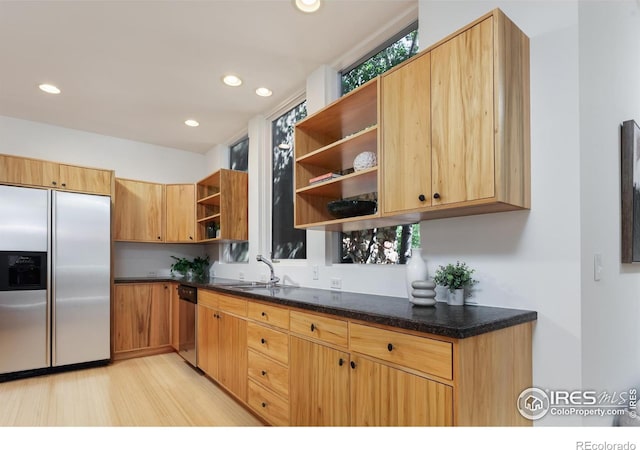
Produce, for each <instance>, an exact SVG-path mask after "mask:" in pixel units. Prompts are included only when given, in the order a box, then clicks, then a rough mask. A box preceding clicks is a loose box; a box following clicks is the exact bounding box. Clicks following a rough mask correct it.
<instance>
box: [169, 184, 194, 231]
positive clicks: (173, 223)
mask: <svg viewBox="0 0 640 450" xmlns="http://www.w3.org/2000/svg"><path fill="white" fill-rule="evenodd" d="M166 196H167V205H166V208H167V234H166V239H165V241H166V242H195V239H194V232H195V217H196V211H195V207H196V196H195V186H194V185H193V184H168V185H167V186H166Z"/></svg>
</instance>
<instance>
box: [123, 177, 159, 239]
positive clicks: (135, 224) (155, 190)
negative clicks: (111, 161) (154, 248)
mask: <svg viewBox="0 0 640 450" xmlns="http://www.w3.org/2000/svg"><path fill="white" fill-rule="evenodd" d="M114 216H115V218H114V222H115V226H114V236H115V238H114V239H115V240H117V241H139V242H162V241H163V238H164V225H163V224H164V220H163V218H164V185H162V184H156V183H147V182H144V181H135V180H123V179H120V178H116V197H115V214H114Z"/></svg>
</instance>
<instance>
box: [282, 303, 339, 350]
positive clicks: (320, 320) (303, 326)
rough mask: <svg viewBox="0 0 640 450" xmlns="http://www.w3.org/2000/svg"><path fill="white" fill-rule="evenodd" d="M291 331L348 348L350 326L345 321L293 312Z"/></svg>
mask: <svg viewBox="0 0 640 450" xmlns="http://www.w3.org/2000/svg"><path fill="white" fill-rule="evenodd" d="M291 331H292V332H294V333H298V334H302V335H304V336H309V337H311V338H314V339H318V340H320V341H324V342H327V343H329V344H335V345H340V346H342V347H346V346H347V336H348V325H347V322H346V321H344V320H338V319H331V318H328V317H322V316H316V315H315V314H307V313H302V312H298V311H291Z"/></svg>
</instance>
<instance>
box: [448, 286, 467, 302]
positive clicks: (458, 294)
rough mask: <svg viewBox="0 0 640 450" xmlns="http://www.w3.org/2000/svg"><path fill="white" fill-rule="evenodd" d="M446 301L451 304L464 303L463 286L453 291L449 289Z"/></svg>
mask: <svg viewBox="0 0 640 450" xmlns="http://www.w3.org/2000/svg"><path fill="white" fill-rule="evenodd" d="M447 303H448V304H449V305H452V306H461V305H464V288H460V289H456V290H455V291H453V292H451V291H449V297H448V298H447Z"/></svg>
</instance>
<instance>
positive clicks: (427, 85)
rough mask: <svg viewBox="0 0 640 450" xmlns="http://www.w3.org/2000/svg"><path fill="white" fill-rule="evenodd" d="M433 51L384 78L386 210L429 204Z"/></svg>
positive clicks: (383, 181) (384, 204) (383, 117)
mask: <svg viewBox="0 0 640 450" xmlns="http://www.w3.org/2000/svg"><path fill="white" fill-rule="evenodd" d="M430 72H431V55H430V54H429V53H426V54H424V55H421V56H419V57H418V58H417V59H415V60H413V61H412V62H410V63H408V64H406V65H404V66H402V67H400V68H399V69H397V70H394V71H392V72H391V73H389V74H388V75H384V76H383V77H382V111H381V114H382V118H381V124H382V170H383V172H382V178H381V180H382V192H383V195H382V196H381V199H382V201H383V205H382V207H383V212H384V213H397V212H401V211H406V210H411V209H417V208H421V207H424V206H430V205H431V101H430V92H431V81H430V78H431V75H430Z"/></svg>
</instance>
